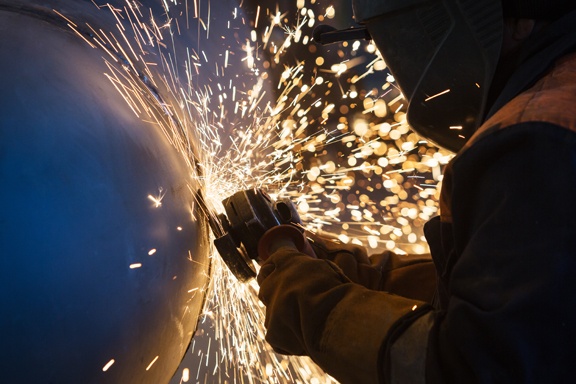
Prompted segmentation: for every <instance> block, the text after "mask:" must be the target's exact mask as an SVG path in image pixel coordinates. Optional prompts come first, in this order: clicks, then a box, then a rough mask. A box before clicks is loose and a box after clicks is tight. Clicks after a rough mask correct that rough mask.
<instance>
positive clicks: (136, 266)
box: [130, 263, 142, 269]
mask: <svg viewBox="0 0 576 384" xmlns="http://www.w3.org/2000/svg"><path fill="white" fill-rule="evenodd" d="M140 267H142V263H134V264H130V269H136V268H140Z"/></svg>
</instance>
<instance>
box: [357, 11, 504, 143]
mask: <svg viewBox="0 0 576 384" xmlns="http://www.w3.org/2000/svg"><path fill="white" fill-rule="evenodd" d="M353 7H354V16H355V18H356V21H357V22H359V23H360V24H363V25H364V26H365V27H366V29H367V32H368V33H369V34H370V36H371V39H372V40H373V41H374V43H375V44H376V46H377V47H378V49H379V50H380V52H381V53H382V56H383V58H384V61H385V62H386V64H387V66H388V68H389V70H390V72H391V73H392V75H393V76H394V78H395V79H396V80H397V82H398V85H399V87H400V89H401V91H402V93H403V94H404V97H405V98H406V99H407V100H408V102H409V106H408V112H407V117H408V122H409V123H410V125H411V126H412V128H413V129H414V130H415V131H416V132H418V133H419V134H420V135H422V136H423V137H425V138H427V139H428V140H430V141H431V142H433V143H435V144H437V145H439V146H441V147H444V148H446V149H449V150H451V151H454V152H456V151H458V150H459V149H460V148H461V147H462V146H463V145H464V143H465V142H466V140H467V139H468V138H470V136H472V134H473V133H474V131H475V130H476V128H477V126H478V123H479V122H480V121H481V119H482V114H483V111H484V109H485V104H486V99H487V94H488V89H489V87H490V84H491V81H492V78H493V75H494V72H495V69H496V65H497V62H498V58H499V54H500V46H501V43H502V36H503V16H502V4H501V0H435V1H430V0H428V1H426V0H382V1H374V0H354V1H353Z"/></svg>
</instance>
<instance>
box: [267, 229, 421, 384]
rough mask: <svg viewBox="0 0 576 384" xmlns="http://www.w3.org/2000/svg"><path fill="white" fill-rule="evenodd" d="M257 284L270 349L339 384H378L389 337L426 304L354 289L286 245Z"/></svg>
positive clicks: (329, 266)
mask: <svg viewBox="0 0 576 384" xmlns="http://www.w3.org/2000/svg"><path fill="white" fill-rule="evenodd" d="M257 281H258V283H259V285H260V292H259V298H260V300H262V302H263V303H264V304H265V305H266V321H265V326H266V329H267V333H266V340H267V341H268V343H269V344H270V345H271V346H272V347H273V348H274V350H275V351H276V352H278V353H282V354H290V355H308V356H310V357H311V358H312V359H313V360H314V361H315V362H316V363H317V364H318V365H319V366H320V367H322V369H324V370H325V371H326V372H327V373H329V374H330V375H332V376H334V377H335V378H336V379H337V380H339V381H341V382H342V383H377V382H379V381H381V375H382V371H383V368H382V364H383V363H382V360H383V359H382V358H381V356H380V353H381V350H382V348H383V345H384V344H385V341H386V339H387V335H388V332H389V331H390V329H391V328H393V327H395V326H396V324H397V323H401V322H402V321H403V320H405V319H408V318H411V317H412V316H415V314H417V312H419V310H416V309H417V308H420V305H423V304H424V303H421V302H419V301H416V300H412V299H406V298H403V297H400V296H395V295H390V294H388V293H386V292H377V291H372V290H369V289H367V288H365V287H363V286H361V285H358V284H355V283H353V282H352V281H351V280H350V279H349V278H348V277H347V276H346V275H344V273H343V272H342V270H341V269H340V268H339V267H338V266H337V265H336V264H335V263H333V262H331V261H330V260H326V259H315V258H312V257H310V256H308V255H306V254H303V253H302V252H300V251H299V250H298V249H297V248H296V246H295V245H294V244H293V243H292V244H291V242H290V240H289V239H288V240H287V239H285V241H284V242H283V243H282V244H281V245H278V246H277V249H275V250H273V252H272V254H271V255H270V257H269V258H268V259H267V260H266V261H265V262H264V263H263V264H262V267H261V269H260V273H259V274H258V277H257Z"/></svg>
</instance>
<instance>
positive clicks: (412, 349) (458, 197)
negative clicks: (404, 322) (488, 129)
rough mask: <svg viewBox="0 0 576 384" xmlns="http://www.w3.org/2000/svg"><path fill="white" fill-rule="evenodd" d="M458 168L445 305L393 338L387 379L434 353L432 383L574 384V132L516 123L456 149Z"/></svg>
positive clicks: (396, 379)
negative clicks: (424, 343)
mask: <svg viewBox="0 0 576 384" xmlns="http://www.w3.org/2000/svg"><path fill="white" fill-rule="evenodd" d="M451 172H452V174H451V177H452V183H451V191H449V192H450V193H451V195H452V204H451V208H452V218H453V221H452V227H453V239H451V240H453V244H454V248H453V252H452V254H451V255H450V257H449V258H448V261H447V263H446V265H445V270H444V271H443V274H442V275H443V278H444V279H445V281H444V284H445V285H446V292H447V300H446V302H445V305H444V307H443V308H442V309H441V310H438V311H436V312H434V313H432V312H431V313H427V314H425V315H424V316H422V317H421V318H419V319H418V321H415V322H413V323H412V324H411V325H410V326H409V327H407V328H406V329H405V331H404V332H403V333H402V334H401V335H400V336H399V337H396V338H395V339H393V340H391V339H389V343H388V345H387V346H386V349H387V351H388V354H387V359H386V360H385V361H384V365H385V371H386V375H387V378H388V380H389V381H390V382H402V381H401V380H400V381H399V378H401V375H403V374H405V373H406V369H405V368H406V364H407V362H409V361H410V360H416V361H417V360H420V361H423V360H426V365H427V368H426V377H427V382H429V383H520V382H523V383H526V382H530V383H543V382H547V383H560V382H570V381H571V380H572V379H573V373H572V368H571V366H572V364H573V361H574V356H576V343H573V340H576V306H575V305H574V297H573V295H574V292H576V279H575V278H574V276H576V255H575V254H574V252H576V251H575V250H576V208H575V204H574V202H573V199H574V196H576V134H575V133H574V132H571V131H568V130H566V129H563V128H560V127H557V126H554V125H550V124H544V123H523V124H519V125H517V126H514V127H509V128H506V129H504V130H502V131H498V132H496V133H492V134H490V135H489V136H486V137H484V138H483V139H481V140H480V141H478V142H477V143H476V144H475V145H474V146H472V147H471V148H470V149H468V150H467V151H466V152H465V153H463V154H462V155H461V156H458V157H457V158H456V159H455V161H454V162H453V164H452V170H451ZM423 340H428V345H427V348H422V341H423ZM418 348H419V349H418ZM406 356H409V357H410V359H408V360H406V359H405V358H406ZM421 368H422V366H420V369H421ZM420 373H422V372H420Z"/></svg>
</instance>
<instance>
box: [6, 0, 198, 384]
mask: <svg viewBox="0 0 576 384" xmlns="http://www.w3.org/2000/svg"><path fill="white" fill-rule="evenodd" d="M23 3H26V2H23ZM65 3H66V4H70V3H74V2H63V1H47V2H43V5H42V7H44V8H46V9H50V7H52V6H56V5H64V4H65ZM0 4H3V5H6V4H8V5H10V7H7V6H4V7H2V6H0V79H1V84H2V88H1V91H0V186H1V187H0V201H2V202H3V204H2V210H1V212H2V213H1V214H0V292H1V293H0V308H1V314H0V340H1V344H2V348H0V372H1V375H2V379H1V381H2V382H9V383H33V382H42V383H81V382H82V383H90V382H94V383H162V382H167V381H168V380H169V379H170V377H171V376H172V374H173V373H174V371H175V370H176V368H177V366H178V364H179V362H180V360H181V359H182V356H183V355H184V353H185V351H186V349H187V347H188V345H189V342H190V339H191V337H192V334H193V332H194V331H195V328H196V324H197V319H198V315H199V313H200V311H201V309H202V304H203V295H204V293H203V289H204V288H205V287H206V283H207V279H208V273H209V259H208V250H209V242H208V238H207V233H208V232H207V231H208V229H207V226H206V225H205V224H204V221H203V219H202V215H201V213H200V212H198V211H197V210H196V209H195V205H194V196H193V193H194V191H195V190H196V189H197V188H199V187H200V186H199V185H197V184H196V183H195V182H194V181H193V180H192V179H191V178H190V173H191V171H190V169H189V167H188V166H187V165H186V162H185V161H184V160H183V156H181V154H179V153H177V151H176V150H175V148H174V147H173V146H172V144H171V143H170V142H169V140H168V138H167V136H166V135H165V134H164V133H162V132H161V130H160V129H159V128H158V126H157V125H156V124H154V123H152V122H150V120H148V121H145V120H144V119H140V118H138V117H136V115H135V114H134V113H133V111H132V110H131V109H130V108H129V107H128V105H127V104H126V102H125V100H124V99H123V98H122V97H121V95H120V94H119V92H118V91H117V90H116V89H115V87H114V85H113V83H112V82H110V81H108V80H107V79H106V78H105V77H104V75H103V74H104V73H105V72H108V71H109V69H108V68H107V67H106V65H105V64H104V61H103V60H102V56H103V53H102V51H101V50H99V49H92V48H90V47H89V46H88V44H86V43H85V42H84V41H82V39H80V38H79V37H78V36H76V35H75V34H74V33H73V32H72V31H71V30H70V31H65V30H64V29H63V28H62V27H61V26H59V25H56V24H55V23H52V22H49V21H45V20H43V19H42V18H41V17H37V15H34V14H30V13H26V12H15V8H14V7H13V5H14V4H18V2H0ZM73 8H74V10H73V12H70V13H74V12H76V14H78V15H82V12H83V11H84V10H85V11H86V15H87V16H86V19H87V20H90V19H91V18H94V17H95V16H94V15H95V12H100V11H98V10H93V9H92V8H94V9H95V7H94V5H93V4H92V2H90V1H85V2H84V1H83V2H76V3H75V5H74V6H73ZM97 16H98V17H101V16H103V14H97ZM110 17H111V16H110V15H108V20H107V21H106V20H104V21H102V22H101V24H103V23H109V25H114V21H112V20H110ZM114 65H120V64H114Z"/></svg>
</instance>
